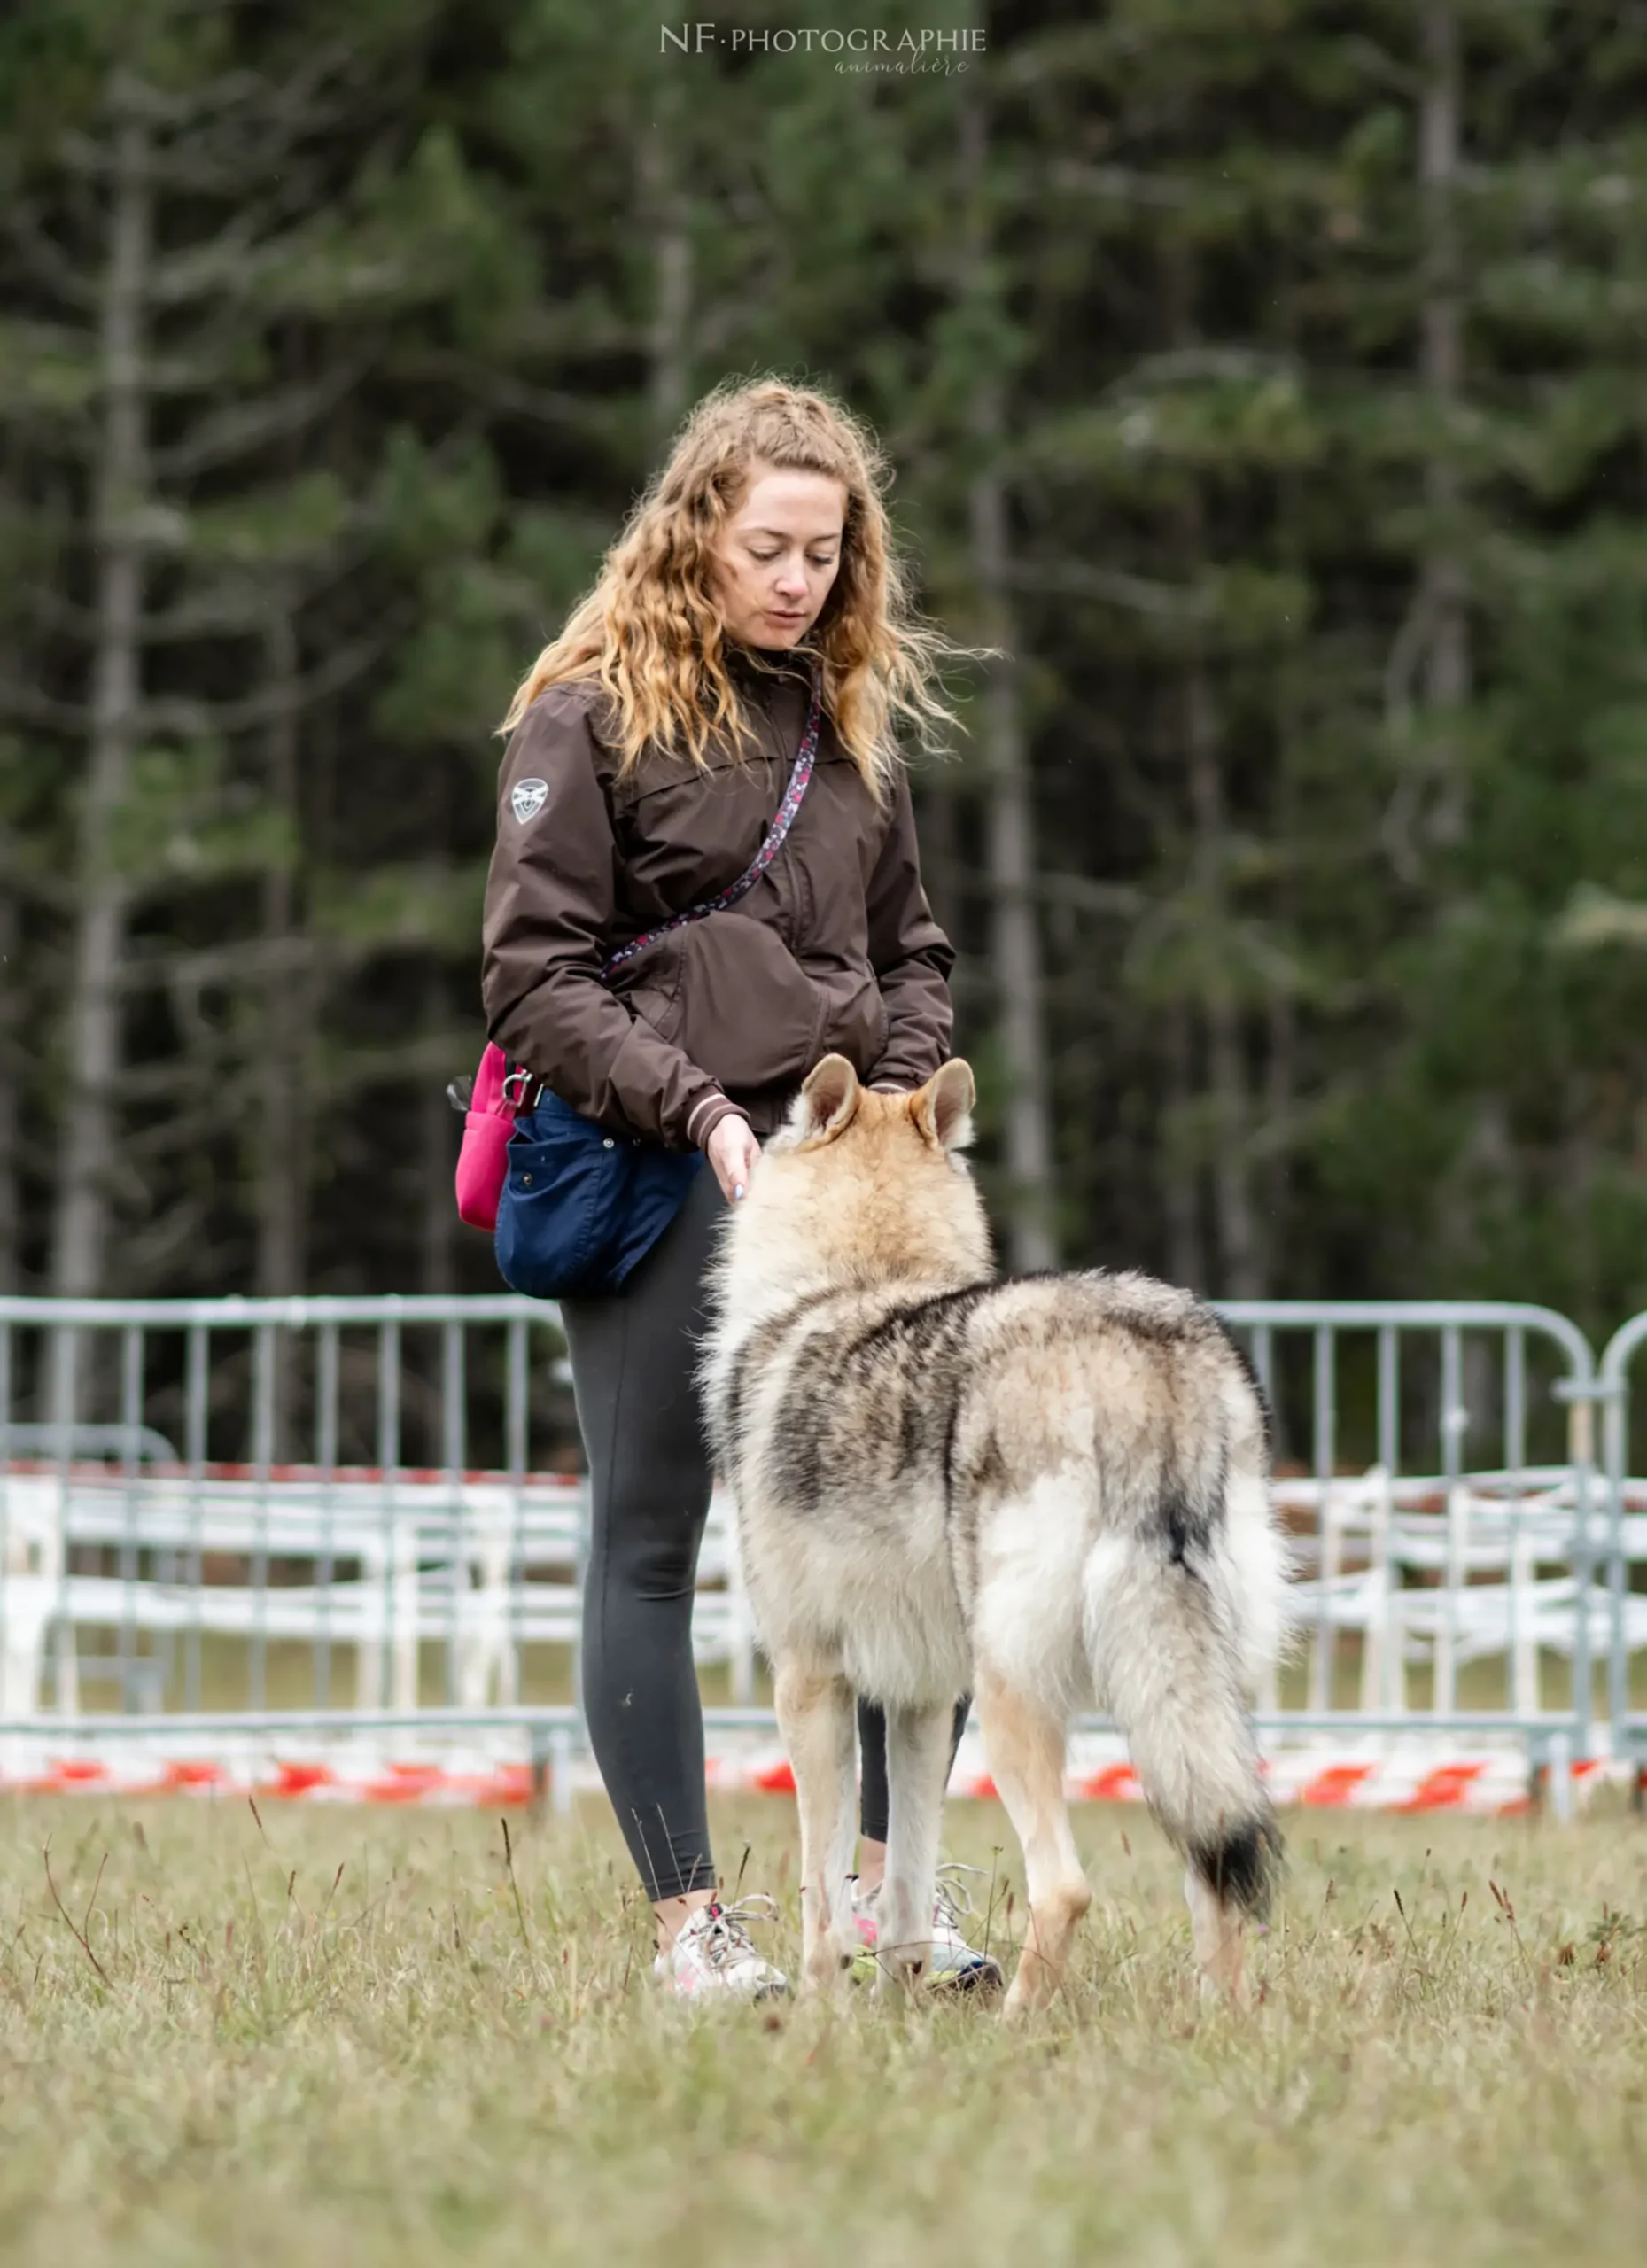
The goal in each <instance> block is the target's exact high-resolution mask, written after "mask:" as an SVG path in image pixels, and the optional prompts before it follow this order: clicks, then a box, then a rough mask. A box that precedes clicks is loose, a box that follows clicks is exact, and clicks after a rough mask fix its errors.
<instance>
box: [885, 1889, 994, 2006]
mask: <svg viewBox="0 0 1647 2268" xmlns="http://www.w3.org/2000/svg"><path fill="white" fill-rule="evenodd" d="M982 1873H983V1868H982V1867H963V1866H962V1865H961V1864H960V1863H959V1860H951V1861H950V1862H949V1864H948V1865H947V1866H943V1867H940V1868H938V1878H937V1884H936V1891H935V1894H934V1897H933V1902H932V1966H931V1968H930V1969H929V1970H928V1980H929V1982H930V1983H931V1985H932V1986H933V1989H934V1990H935V1991H938V1990H946V1991H950V1992H980V1991H982V1992H996V1991H998V1989H999V1987H1000V1985H1001V1983H1002V1971H1001V1965H1000V1963H999V1961H997V1960H996V1958H995V1956H994V1954H993V1953H979V1952H978V1950H977V1949H976V1947H975V1946H970V1945H968V1944H967V1940H966V1938H965V1937H964V1936H963V1935H962V1934H961V1922H962V1921H963V1920H964V1919H969V1918H970V1917H971V1914H972V1893H971V1892H970V1891H968V1890H967V1885H966V1884H965V1883H964V1882H963V1881H962V1880H961V1876H963V1875H976V1874H982ZM852 1922H853V1925H854V1927H855V1928H856V1929H857V1931H858V1953H857V1955H856V1957H855V1958H854V1960H853V1962H852V1970H853V1974H854V1975H855V1976H858V1977H873V1976H874V1973H875V1969H876V1967H877V1962H876V1960H875V1940H876V1932H875V1892H874V1891H873V1890H870V1891H862V1892H860V1891H858V1889H857V1887H856V1885H854V1888H853V1891H852Z"/></svg>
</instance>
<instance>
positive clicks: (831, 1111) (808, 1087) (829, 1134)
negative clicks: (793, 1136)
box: [800, 1055, 862, 1142]
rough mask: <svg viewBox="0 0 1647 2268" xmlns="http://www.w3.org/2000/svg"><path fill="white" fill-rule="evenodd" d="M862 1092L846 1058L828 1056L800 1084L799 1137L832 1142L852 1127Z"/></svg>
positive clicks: (806, 1140)
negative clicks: (853, 1116)
mask: <svg viewBox="0 0 1647 2268" xmlns="http://www.w3.org/2000/svg"><path fill="white" fill-rule="evenodd" d="M861 1091H862V1090H861V1089H860V1088H859V1086H858V1074H857V1072H856V1071H854V1070H853V1068H852V1067H851V1064H850V1063H849V1062H848V1061H847V1060H846V1058H845V1056H844V1055H826V1056H825V1057H824V1059H823V1061H822V1062H821V1063H818V1064H814V1065H813V1067H812V1069H811V1070H810V1071H809V1072H808V1073H807V1074H806V1076H805V1078H804V1079H803V1080H802V1082H801V1123H800V1136H801V1139H802V1140H803V1141H804V1142H813V1141H820V1140H821V1141H826V1142H832V1141H833V1140H834V1139H835V1136H836V1135H837V1134H839V1133H842V1132H843V1130H845V1129H846V1128H847V1127H848V1126H850V1125H851V1122H852V1115H853V1113H854V1112H855V1111H856V1110H857V1108H858V1096H859V1094H860V1092H861Z"/></svg>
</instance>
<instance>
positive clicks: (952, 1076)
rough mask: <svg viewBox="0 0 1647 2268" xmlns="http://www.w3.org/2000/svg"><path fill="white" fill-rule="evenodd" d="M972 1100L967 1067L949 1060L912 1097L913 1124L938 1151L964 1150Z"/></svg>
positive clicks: (974, 1095) (968, 1137)
mask: <svg viewBox="0 0 1647 2268" xmlns="http://www.w3.org/2000/svg"><path fill="white" fill-rule="evenodd" d="M976 1099H977V1089H976V1088H975V1086H974V1084H973V1080H972V1066H971V1064H970V1063H966V1062H963V1061H962V1060H961V1059H960V1057H959V1055H956V1056H953V1057H952V1058H951V1060H949V1062H947V1063H946V1064H944V1067H943V1068H942V1070H938V1071H935V1072H934V1073H933V1075H932V1076H931V1077H930V1078H929V1079H928V1081H927V1084H926V1085H925V1086H924V1087H922V1089H921V1092H920V1093H919V1094H918V1095H917V1096H916V1097H915V1123H916V1125H917V1126H919V1127H920V1129H921V1132H922V1133H923V1134H925V1135H927V1136H928V1138H929V1139H931V1140H932V1141H934V1142H936V1144H937V1146H938V1147H939V1148H940V1149H941V1150H964V1149H965V1148H966V1146H967V1143H968V1142H970V1141H971V1139H972V1106H973V1104H974V1102H975V1100H976Z"/></svg>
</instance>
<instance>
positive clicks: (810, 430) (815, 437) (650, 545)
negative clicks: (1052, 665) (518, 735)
mask: <svg viewBox="0 0 1647 2268" xmlns="http://www.w3.org/2000/svg"><path fill="white" fill-rule="evenodd" d="M757 463H758V464H761V465H764V466H772V467H774V468H776V469H778V470H782V471H796V472H820V473H823V474H825V475H826V476H827V478H829V479H831V480H838V481H839V482H840V483H841V485H842V486H843V488H844V490H845V491H846V519H845V524H844V528H843V535H842V542H841V562H840V568H839V571H838V572H837V574H836V576H835V581H834V582H833V584H832V585H831V586H830V588H829V594H828V596H827V598H826V600H825V601H824V604H823V608H822V610H821V612H820V615H819V617H818V620H817V621H816V622H815V623H814V624H813V625H812V630H811V633H809V636H808V638H807V640H806V641H805V643H804V645H802V646H800V647H797V648H796V649H795V650H796V654H797V656H799V657H800V658H802V659H807V658H815V659H816V660H817V661H818V662H819V663H820V664H821V666H822V672H823V702H824V707H825V709H826V710H827V713H828V715H829V717H830V718H831V720H832V721H833V723H834V726H835V734H836V736H837V738H838V739H839V741H840V742H841V744H842V746H843V748H844V749H845V750H846V751H847V753H848V754H849V755H850V756H851V759H852V761H853V762H854V763H855V764H856V765H857V766H858V770H859V772H860V773H862V774H863V777H864V779H865V780H866V781H867V782H868V784H869V787H870V788H871V789H872V790H873V791H874V794H875V796H876V797H877V798H880V796H882V793H883V791H884V789H885V787H886V785H887V782H888V781H889V779H890V776H891V773H892V771H893V767H894V766H895V765H896V764H897V742H896V740H895V738H894V728H895V725H896V723H897V722H898V721H900V720H901V721H902V722H903V723H905V724H906V725H908V726H911V727H912V728H913V731H914V733H915V734H916V736H917V738H918V740H919V741H920V742H921V746H922V747H923V748H932V747H934V746H935V745H936V744H937V742H936V733H937V729H938V728H939V727H940V726H945V725H948V726H954V725H956V724H957V722H958V719H957V718H956V717H955V716H954V714H953V712H952V711H951V710H950V709H948V708H947V707H945V705H944V703H943V701H942V700H941V699H940V698H939V697H938V695H937V694H936V691H935V689H934V688H935V686H936V683H937V681H938V672H939V667H940V664H942V663H943V662H944V661H946V660H951V659H959V658H962V657H967V658H970V657H973V656H975V655H978V654H981V653H982V652H983V651H984V649H976V648H970V647H960V646H955V645H952V644H951V642H950V641H949V640H948V639H947V638H945V637H944V634H943V633H942V632H940V631H938V630H936V628H934V627H933V626H932V625H930V624H929V623H926V622H922V621H921V620H919V619H918V618H917V617H916V616H915V614H914V611H913V607H912V605H911V602H910V599H909V594H908V587H907V585H906V582H905V576H904V572H903V570H902V568H901V566H900V563H899V562H898V560H897V556H896V555H895V553H894V550H893V546H892V541H891V533H890V525H889V522H888V518H887V511H886V506H885V504H884V503H883V501H882V491H883V490H884V489H885V488H886V487H887V486H888V485H889V484H890V478H891V474H890V467H889V465H888V463H887V461H886V459H885V457H884V456H883V455H882V452H881V449H880V447H879V446H878V445H877V443H876V442H875V440H874V438H873V436H872V435H871V434H870V432H869V431H868V429H867V428H866V426H865V425H864V424H863V423H861V422H860V420H858V418H857V417H855V416H853V415H852V414H851V411H850V410H848V409H846V408H843V406H842V404H841V403H839V402H838V401H835V400H831V399H830V397H829V396H828V395H827V394H825V393H823V392H819V391H817V390H816V389H813V388H809V387H801V386H796V385H791V384H787V383H786V382H785V381H783V380H781V379H779V378H762V379H757V380H754V381H748V380H744V381H738V380H734V379H728V380H726V381H725V382H723V383H722V384H720V385H719V386H717V387H715V388H714V390H713V391H712V392H710V393H708V394H706V395H705V396H704V398H703V400H702V401H700V402H699V403H698V405H697V407H696V408H695V409H694V410H693V411H692V412H691V414H690V415H689V416H688V418H687V419H686V421H685V423H684V424H683V425H682V426H681V428H680V432H679V434H678V435H677V437H676V440H675V444H674V447H673V448H672V450H671V451H670V454H669V458H668V462H666V463H665V464H664V467H663V469H662V470H661V471H659V472H658V473H657V474H656V477H655V478H654V479H653V480H652V481H651V482H650V483H649V485H648V487H647V489H646V492H645V493H644V494H643V495H642V496H641V500H640V501H639V503H638V504H636V506H635V508H634V509H633V512H632V513H631V514H630V517H629V520H628V524H627V525H626V526H625V529H624V531H623V533H622V534H621V535H620V536H619V537H618V540H617V541H616V542H615V543H614V544H613V545H612V547H611V548H610V551H609V552H608V553H607V555H606V557H605V559H604V561H603V562H602V566H601V571H600V574H599V575H598V577H597V578H596V579H595V582H594V587H593V589H592V590H590V591H589V593H588V594H587V596H586V597H584V598H582V599H580V600H579V602H578V604H577V606H576V607H574V608H573V610H572V612H571V616H570V617H569V618H568V620H567V623H566V625H565V627H564V628H563V630H562V632H561V633H560V635H559V637H557V638H555V639H554V640H553V641H551V642H550V643H549V644H548V645H547V646H546V647H545V648H544V649H543V651H542V652H541V653H540V655H539V656H538V658H537V660H536V661H535V662H534V663H533V664H532V667H531V669H530V670H528V672H526V675H525V676H524V678H523V679H522V680H521V682H520V685H519V686H518V687H517V690H516V694H515V697H514V699H513V701H511V702H510V703H509V714H508V715H507V716H506V717H505V718H504V719H503V723H502V726H501V730H502V731H504V732H510V731H512V730H513V729H514V727H515V726H516V725H517V724H518V723H519V721H520V719H521V718H522V717H524V715H525V713H526V711H527V710H528V709H529V708H530V707H531V705H532V703H533V702H534V701H535V700H536V699H537V697H538V695H539V694H540V693H541V692H542V691H543V690H544V688H545V687H547V686H551V685H558V684H562V683H563V682H565V681H567V680H574V679H576V680H587V679H597V680H599V682H600V684H601V685H602V687H603V688H604V690H605V692H606V694H607V695H608V697H609V699H610V703H611V708H612V713H613V716H614V717H615V718H616V720H617V726H616V744H617V745H618V747H619V748H620V750H621V764H620V767H619V776H620V777H622V776H623V774H624V773H627V772H628V771H630V770H631V769H632V768H633V765H635V764H636V763H637V762H638V761H639V758H640V756H641V750H643V749H644V748H645V747H647V745H648V744H649V743H656V745H657V746H658V747H660V748H662V749H664V750H668V751H670V752H671V753H678V752H680V750H685V752H686V753H687V754H688V756H689V757H691V759H692V762H693V763H694V764H695V765H698V766H699V767H700V768H702V767H703V765H704V764H705V761H706V751H707V750H708V748H709V744H710V742H711V737H713V736H715V735H717V734H720V733H721V732H723V731H724V732H726V734H728V735H729V737H730V740H731V742H732V745H733V747H734V750H741V749H742V746H743V739H744V724H743V717H742V710H741V707H740V704H739V702H738V697H737V694H736V691H735V689H734V686H733V683H732V680H731V679H730V677H729V676H728V675H727V672H726V652H725V646H724V643H723V636H724V633H723V627H722V623H721V617H720V613H719V609H718V607H717V606H716V603H715V601H714V598H713V596H712V594H711V561H712V555H713V553H714V550H715V548H716V545H717V543H718V542H719V538H720V534H721V532H722V530H723V529H724V527H725V526H726V522H727V520H728V518H729V517H731V516H732V514H733V513H734V512H735V511H736V510H737V509H739V507H740V505H741V504H742V501H743V499H744V497H745V495H746V494H747V493H748V490H749V485H750V477H751V470H752V468H753V467H754V466H755V465H756V464H757Z"/></svg>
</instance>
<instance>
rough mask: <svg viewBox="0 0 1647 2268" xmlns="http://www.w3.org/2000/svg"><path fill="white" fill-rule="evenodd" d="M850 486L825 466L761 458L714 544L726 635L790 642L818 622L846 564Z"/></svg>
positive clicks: (752, 642)
mask: <svg viewBox="0 0 1647 2268" xmlns="http://www.w3.org/2000/svg"><path fill="white" fill-rule="evenodd" d="M845 524H846V490H845V488H844V487H843V485H842V484H841V482H840V481H838V480H831V479H830V478H829V477H828V475H827V473H821V472H780V471H778V470H776V469H775V468H774V467H773V466H771V465H765V464H761V463H759V462H757V463H756V464H754V465H753V466H751V468H750V485H749V488H748V490H747V492H746V493H745V495H744V498H743V501H742V504H740V505H739V507H738V509H737V510H736V511H735V512H734V514H733V515H732V517H731V518H730V519H729V520H728V521H727V522H726V526H725V527H724V528H723V529H722V530H721V534H720V540H719V543H718V544H717V545H716V547H715V552H714V574H713V594H714V599H715V602H716V604H717V605H718V606H719V609H720V613H721V619H722V621H723V623H724V624H725V625H726V633H727V635H728V636H729V637H732V638H735V639H737V640H739V641H740V642H741V643H742V644H743V645H745V646H793V645H795V644H796V643H797V642H798V641H800V640H801V639H803V638H804V637H805V635H806V633H807V632H808V631H809V630H810V629H811V628H812V625H813V623H814V622H816V621H817V619H818V617H819V614H820V612H821V610H822V608H823V602H824V601H825V599H826V598H827V596H828V595H829V586H830V585H831V583H833V582H834V580H835V576H836V575H837V574H838V573H839V571H840V566H841V535H842V531H843V528H844V526H845Z"/></svg>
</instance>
